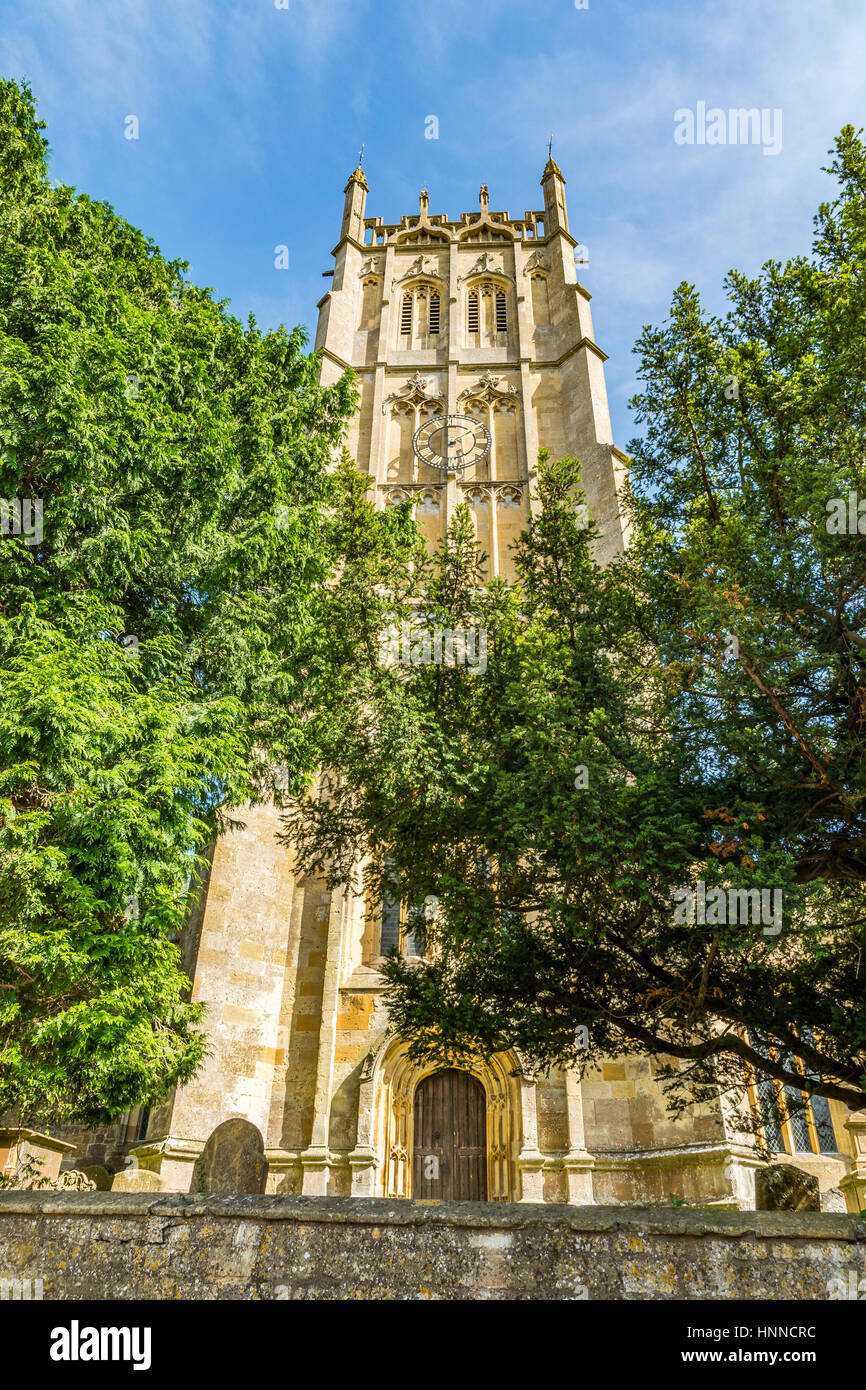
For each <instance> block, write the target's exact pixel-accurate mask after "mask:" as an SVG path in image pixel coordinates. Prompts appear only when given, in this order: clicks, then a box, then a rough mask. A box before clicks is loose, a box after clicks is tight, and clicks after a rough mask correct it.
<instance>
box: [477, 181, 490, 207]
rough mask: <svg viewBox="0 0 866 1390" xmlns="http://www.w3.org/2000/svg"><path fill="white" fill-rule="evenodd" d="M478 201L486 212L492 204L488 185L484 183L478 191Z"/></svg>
mask: <svg viewBox="0 0 866 1390" xmlns="http://www.w3.org/2000/svg"><path fill="white" fill-rule="evenodd" d="M478 201H479V203H480V204H481V207H482V208H483V209H484V210H485V211H486V210H487V206H488V204H489V202H490V194H489V193H488V192H487V184H486V183H482V185H481V187H480V189H479V190H478Z"/></svg>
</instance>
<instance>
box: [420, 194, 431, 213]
mask: <svg viewBox="0 0 866 1390" xmlns="http://www.w3.org/2000/svg"><path fill="white" fill-rule="evenodd" d="M429 206H430V194H429V193H428V192H427V189H426V188H422V189H421V194H420V197H419V198H418V208H419V210H420V212H421V216H422V217H426V216H427V209H428V208H429Z"/></svg>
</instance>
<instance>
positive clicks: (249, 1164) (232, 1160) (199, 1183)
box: [190, 1119, 268, 1197]
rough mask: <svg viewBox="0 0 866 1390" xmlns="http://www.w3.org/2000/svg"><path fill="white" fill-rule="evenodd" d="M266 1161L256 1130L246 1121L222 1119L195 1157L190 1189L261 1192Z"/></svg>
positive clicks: (260, 1139)
mask: <svg viewBox="0 0 866 1390" xmlns="http://www.w3.org/2000/svg"><path fill="white" fill-rule="evenodd" d="M267 1177H268V1161H267V1159H266V1158H265V1146H264V1143H263V1141H262V1136H261V1134H260V1132H259V1130H257V1129H256V1126H255V1125H254V1124H251V1123H250V1121H249V1120H241V1119H234V1120H225V1121H224V1122H223V1123H222V1124H221V1125H217V1127H216V1129H215V1130H214V1132H213V1134H212V1135H211V1136H210V1138H209V1139H208V1141H207V1143H206V1144H205V1146H204V1149H203V1150H202V1152H201V1154H200V1155H199V1157H198V1158H197V1160H196V1165H195V1172H194V1173H193V1180H192V1186H191V1187H190V1191H191V1192H212V1193H217V1194H219V1195H221V1196H223V1197H225V1196H229V1195H231V1194H233V1193H247V1194H257V1193H261V1192H264V1190H265V1183H266V1182H267Z"/></svg>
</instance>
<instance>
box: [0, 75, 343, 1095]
mask: <svg viewBox="0 0 866 1390" xmlns="http://www.w3.org/2000/svg"><path fill="white" fill-rule="evenodd" d="M42 128H43V126H42V123H41V122H39V121H37V119H36V114H35V110H34V106H33V100H32V96H31V94H30V92H29V90H28V89H27V88H26V87H23V86H18V85H16V84H15V83H13V82H0V497H2V499H3V502H4V508H3V534H2V536H0V703H2V710H3V718H2V724H0V777H2V782H0V1009H2V1014H0V1033H2V1037H3V1044H2V1048H0V1110H3V1109H7V1108H8V1109H14V1110H16V1111H17V1112H19V1113H20V1114H22V1115H23V1114H24V1113H25V1112H26V1113H27V1115H28V1116H30V1117H33V1116H35V1115H36V1114H37V1113H40V1114H41V1115H43V1116H53V1117H54V1118H60V1117H63V1118H68V1119H75V1120H87V1121H89V1120H96V1119H105V1118H106V1117H108V1116H109V1115H111V1114H116V1113H118V1111H121V1110H123V1109H125V1108H126V1107H128V1106H129V1105H132V1104H135V1103H141V1102H145V1101H148V1100H151V1099H154V1098H156V1097H157V1096H158V1095H160V1094H162V1093H163V1092H164V1091H165V1090H166V1089H167V1087H169V1086H170V1085H172V1084H174V1083H175V1082H176V1081H179V1080H180V1081H182V1080H184V1079H186V1078H188V1077H189V1076H190V1075H191V1073H192V1071H193V1070H194V1068H195V1066H196V1065H197V1063H198V1061H199V1059H200V1057H201V1050H202V1035H201V1032H200V1030H199V1029H198V1028H197V1024H198V1022H199V1019H200V1012H201V1011H200V1008H199V1006H198V1005H193V1004H191V1003H190V1002H189V1000H188V998H187V994H188V988H189V981H188V980H187V979H186V978H185V977H184V976H183V975H182V973H181V972H180V970H179V964H178V962H179V956H178V950H177V946H176V944H174V943H175V941H176V938H177V936H178V933H179V931H180V929H181V927H182V924H183V921H184V917H185V914H186V912H187V910H188V907H189V900H188V895H187V891H186V885H187V880H188V879H189V878H190V874H191V872H192V873H195V871H196V868H197V865H196V858H197V856H200V855H201V852H202V850H203V848H204V847H205V845H206V844H207V842H208V841H209V840H211V839H213V837H214V836H215V835H216V834H217V833H219V831H220V830H221V829H222V828H224V826H225V824H226V822H227V816H228V810H227V808H228V807H229V806H230V805H239V804H242V803H243V802H244V801H245V800H248V799H250V798H253V799H254V798H256V797H258V796H270V795H272V794H273V786H274V778H275V773H274V769H275V768H277V767H279V768H280V769H282V773H281V778H282V777H287V778H288V783H289V785H290V786H293V785H300V784H301V783H302V782H303V781H304V779H305V778H306V777H307V776H308V775H309V773H310V771H311V770H312V769H313V768H314V767H315V766H316V764H317V762H318V760H319V751H318V749H317V747H316V746H315V741H314V736H313V732H312V726H311V721H310V719H309V717H308V710H307V704H308V702H307V699H306V694H305V677H304V674H303V671H302V669H301V666H300V665H299V653H300V651H301V650H302V648H303V647H304V644H305V642H306V640H307V636H308V628H309V625H310V623H311V622H312V621H313V617H312V594H313V592H314V590H315V588H316V586H317V585H319V584H320V583H322V581H323V580H324V579H325V578H326V577H327V576H328V574H329V572H330V564H331V561H330V559H329V556H328V554H327V553H326V550H325V541H324V535H323V529H322V528H323V518H324V514H325V511H326V509H327V505H328V499H329V495H330V488H331V484H330V481H329V468H330V460H331V456H332V452H333V450H334V448H335V446H337V445H338V444H339V441H340V439H341V437H342V433H343V430H344V427H345V421H346V419H347V418H348V416H349V415H350V414H351V411H352V410H353V408H354V405H355V395H354V388H353V387H352V384H351V382H350V381H349V380H348V379H344V380H342V381H340V382H339V383H338V384H336V385H334V386H331V387H327V388H324V387H321V386H320V385H319V384H318V372H319V362H318V359H317V358H316V357H315V356H310V355H307V354H306V352H305V338H304V335H303V333H302V332H301V331H300V330H295V331H294V332H291V333H288V332H286V331H285V330H284V329H279V330H278V331H276V332H272V333H262V332H261V331H260V330H259V329H258V328H257V326H256V324H255V322H254V321H253V320H252V319H251V320H250V322H249V324H248V325H247V326H246V327H245V326H243V325H242V324H241V323H239V322H238V320H237V319H235V318H234V317H232V316H231V315H230V314H229V313H228V311H227V308H226V306H225V304H224V303H221V302H218V301H216V300H215V299H214V298H213V296H212V294H211V292H210V291H209V290H206V289H200V288H198V287H197V286H195V285H193V284H191V283H190V282H189V281H188V280H187V279H186V277H185V274H184V271H185V268H186V267H185V263H183V262H169V261H166V260H165V259H164V258H163V257H162V256H161V255H160V253H159V250H158V248H157V247H156V246H155V245H154V244H153V242H151V241H149V240H147V239H146V238H145V237H144V236H143V235H142V234H141V233H140V232H139V231H137V230H136V229H135V228H134V227H131V226H130V225H129V224H128V223H126V222H125V221H123V219H122V218H120V217H119V216H118V215H117V214H116V213H115V212H114V211H113V210H112V209H111V208H110V207H109V206H108V205H106V204H104V203H96V202H93V201H91V200H90V199H89V198H87V197H86V196H85V195H83V194H79V193H76V192H75V191H74V190H73V189H71V188H68V187H64V186H52V185H51V183H50V182H49V180H48V177H47V163H46V160H47V146H46V144H45V141H44V138H43V136H42V134H41V130H42ZM40 508H41V520H40V519H39V515H38V511H39V509H40ZM131 898H135V899H137V902H138V916H137V917H131V916H130V915H129V912H128V911H127V907H126V904H127V902H128V900H129V899H131Z"/></svg>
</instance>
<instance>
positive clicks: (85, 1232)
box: [0, 1192, 866, 1300]
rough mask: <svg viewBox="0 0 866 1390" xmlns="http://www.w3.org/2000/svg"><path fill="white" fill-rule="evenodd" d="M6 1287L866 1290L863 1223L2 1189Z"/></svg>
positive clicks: (845, 1293)
mask: <svg viewBox="0 0 866 1390" xmlns="http://www.w3.org/2000/svg"><path fill="white" fill-rule="evenodd" d="M6 1279H14V1280H27V1279H30V1280H34V1281H35V1280H38V1279H41V1280H42V1281H43V1285H42V1286H43V1289H44V1297H45V1298H46V1299H106V1298H121V1299H136V1298H141V1299H221V1298H222V1299H250V1298H252V1299H357V1300H367V1299H373V1300H376V1299H583V1298H586V1299H589V1300H592V1299H733V1298H745V1299H817V1300H826V1299H830V1298H850V1297H857V1294H856V1293H855V1292H852V1291H853V1290H856V1288H857V1287H858V1286H859V1288H860V1289H861V1290H866V1223H864V1222H863V1221H861V1220H860V1219H859V1218H857V1217H853V1216H843V1215H835V1214H829V1213H812V1212H732V1211H718V1212H713V1211H710V1210H706V1209H704V1210H699V1209H696V1208H693V1209H683V1208H672V1209H666V1208H661V1209H660V1208H646V1207H643V1208H640V1207H573V1206H560V1207H552V1206H550V1205H544V1206H541V1205H539V1206H535V1205H523V1204H515V1203H506V1202H501V1203H500V1202H497V1203H474V1202H462V1203H461V1202H437V1203H431V1204H426V1203H423V1202H410V1201H384V1200H377V1199H374V1200H370V1199H358V1198H349V1197H287V1196H254V1197H250V1196H243V1197H213V1196H207V1197H195V1196H189V1195H186V1194H183V1193H171V1194H167V1195H157V1194H153V1193H147V1192H141V1193H111V1192H92V1193H91V1192H88V1193H70V1194H67V1193H62V1192H51V1193H40V1192H3V1193H0V1280H6ZM861 1280H863V1283H862V1284H861V1283H860V1281H861ZM834 1290H835V1292H834Z"/></svg>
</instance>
